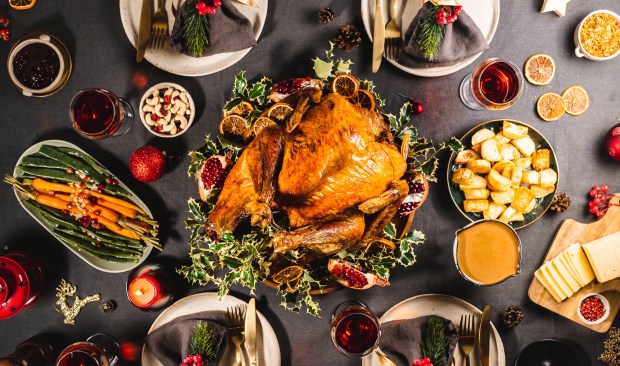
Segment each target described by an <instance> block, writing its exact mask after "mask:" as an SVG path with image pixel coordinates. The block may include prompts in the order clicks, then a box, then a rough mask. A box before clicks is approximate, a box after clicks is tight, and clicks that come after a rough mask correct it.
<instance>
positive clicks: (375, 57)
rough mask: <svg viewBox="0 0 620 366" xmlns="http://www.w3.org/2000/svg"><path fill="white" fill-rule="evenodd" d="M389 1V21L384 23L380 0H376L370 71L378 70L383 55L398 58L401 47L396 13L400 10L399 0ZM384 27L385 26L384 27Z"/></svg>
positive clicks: (400, 35)
mask: <svg viewBox="0 0 620 366" xmlns="http://www.w3.org/2000/svg"><path fill="white" fill-rule="evenodd" d="M389 2H390V21H389V22H388V23H387V25H385V21H384V19H383V4H382V0H376V4H375V20H374V28H373V46H372V72H377V71H379V66H381V60H382V58H383V56H384V55H385V57H386V58H387V59H389V60H398V56H399V55H400V52H401V49H402V44H403V40H402V34H401V29H400V23H399V21H398V14H399V12H400V7H401V0H389ZM384 27H385V28H384Z"/></svg>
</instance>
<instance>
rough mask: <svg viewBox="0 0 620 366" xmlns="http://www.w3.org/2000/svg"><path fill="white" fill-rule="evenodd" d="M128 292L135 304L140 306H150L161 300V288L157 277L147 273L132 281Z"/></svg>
mask: <svg viewBox="0 0 620 366" xmlns="http://www.w3.org/2000/svg"><path fill="white" fill-rule="evenodd" d="M127 294H128V296H129V300H131V302H132V303H133V304H134V305H136V306H137V307H139V308H148V307H149V306H151V305H153V304H155V302H157V300H159V298H160V295H161V288H160V286H159V282H158V281H157V279H156V278H155V277H153V276H151V275H149V274H148V273H146V274H144V275H142V276H140V277H136V278H135V279H134V280H133V281H131V283H130V284H129V288H128V289H127Z"/></svg>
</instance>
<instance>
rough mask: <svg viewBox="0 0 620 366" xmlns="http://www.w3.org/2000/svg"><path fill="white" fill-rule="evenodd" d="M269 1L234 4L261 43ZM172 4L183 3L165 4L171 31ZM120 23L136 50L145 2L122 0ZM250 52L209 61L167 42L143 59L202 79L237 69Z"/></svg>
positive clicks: (208, 58)
mask: <svg viewBox="0 0 620 366" xmlns="http://www.w3.org/2000/svg"><path fill="white" fill-rule="evenodd" d="M267 1H268V0H255V2H256V4H257V5H258V8H255V7H251V6H249V5H244V4H241V3H239V2H236V1H233V4H234V5H235V6H236V7H237V9H238V10H239V12H241V14H243V15H244V16H245V17H246V18H248V20H249V21H250V23H251V24H252V30H253V31H254V36H255V38H256V40H257V41H258V38H259V37H260V34H261V32H262V31H263V26H264V25H265V19H266V18H267ZM172 2H174V3H175V4H176V5H178V6H180V5H181V4H182V3H183V0H172V1H166V10H167V11H168V29H169V30H172V26H173V25H174V16H173V15H172V10H171V7H172ZM119 5H120V11H121V22H122V23H123V28H124V29H125V34H127V38H129V42H131V44H132V45H133V46H134V47H136V43H137V39H138V28H139V25H140V12H141V10H142V1H139V0H120V4H119ZM251 49H252V47H250V48H246V49H244V50H240V51H235V52H226V53H220V54H217V55H212V56H207V57H191V56H187V55H184V54H182V53H180V52H178V51H177V50H175V49H174V48H172V46H170V44H169V43H167V42H166V44H165V45H164V48H163V49H160V50H153V49H151V48H148V47H147V49H146V52H145V54H144V59H146V60H147V61H148V62H150V63H151V64H153V65H154V66H155V67H157V68H159V69H162V70H164V71H168V72H170V73H172V74H177V75H182V76H201V75H208V74H213V73H215V72H218V71H221V70H223V69H225V68H227V67H229V66H232V65H234V64H235V63H237V62H238V61H239V60H241V59H242V58H243V56H245V55H246V54H247V53H248V52H250V50H251Z"/></svg>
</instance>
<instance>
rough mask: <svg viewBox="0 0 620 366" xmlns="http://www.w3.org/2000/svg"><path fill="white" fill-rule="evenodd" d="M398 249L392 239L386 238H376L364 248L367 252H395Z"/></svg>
mask: <svg viewBox="0 0 620 366" xmlns="http://www.w3.org/2000/svg"><path fill="white" fill-rule="evenodd" d="M395 250H396V245H395V244H394V243H392V242H391V241H389V240H387V239H384V238H375V239H374V240H373V241H371V242H370V243H368V245H367V246H366V248H364V252H365V253H368V252H370V253H373V252H381V251H386V252H390V253H393V252H394V251H395Z"/></svg>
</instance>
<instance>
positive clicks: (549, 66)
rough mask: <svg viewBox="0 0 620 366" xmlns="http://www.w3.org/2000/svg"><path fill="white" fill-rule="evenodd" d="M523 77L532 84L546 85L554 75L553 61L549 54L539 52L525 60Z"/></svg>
mask: <svg viewBox="0 0 620 366" xmlns="http://www.w3.org/2000/svg"><path fill="white" fill-rule="evenodd" d="M524 69H525V78H526V79H527V81H529V82H530V83H532V84H534V85H547V84H549V83H550V82H551V80H552V79H553V75H555V62H554V61H553V59H552V58H551V56H549V55H545V54H542V53H539V54H537V55H534V56H532V57H530V58H528V59H527V61H525V67H524Z"/></svg>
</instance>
